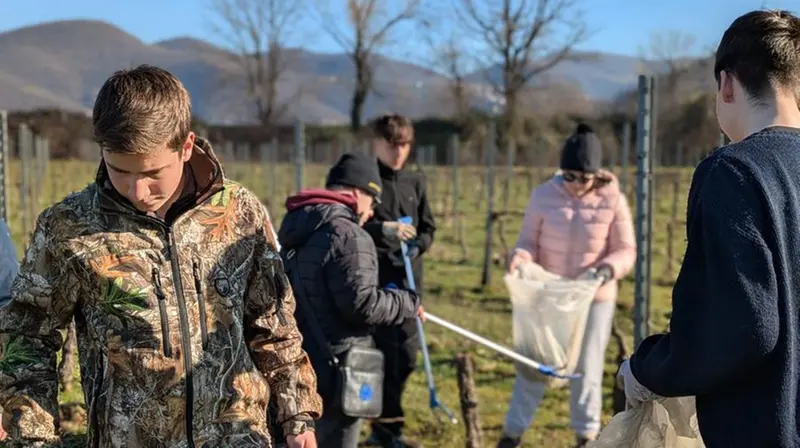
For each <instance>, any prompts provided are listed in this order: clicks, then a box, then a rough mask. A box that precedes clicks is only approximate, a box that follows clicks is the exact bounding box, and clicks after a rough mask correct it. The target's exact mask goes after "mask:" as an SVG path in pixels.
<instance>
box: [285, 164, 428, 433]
mask: <svg viewBox="0 0 800 448" xmlns="http://www.w3.org/2000/svg"><path fill="white" fill-rule="evenodd" d="M325 185H326V187H325V189H306V190H303V191H301V192H300V193H298V194H296V195H294V196H291V197H289V198H288V199H287V200H286V209H287V214H286V216H285V217H284V219H283V221H282V222H281V227H280V230H279V231H278V239H279V241H280V244H281V257H282V258H283V260H284V263H285V267H286V269H287V272H288V271H292V270H294V271H296V272H295V274H296V275H291V274H290V275H289V278H290V281H291V283H292V289H293V290H294V293H295V296H297V302H298V307H297V309H296V314H297V322H298V328H299V329H300V332H301V333H302V334H303V348H304V349H305V350H306V351H307V353H308V355H309V357H310V358H311V363H312V365H313V366H314V370H315V371H316V373H317V378H318V389H319V394H320V395H321V396H322V400H323V408H324V409H323V414H322V417H321V419H320V421H319V422H318V424H317V428H316V432H317V441H318V443H319V446H321V447H331V448H336V447H342V448H351V447H356V446H358V441H359V434H360V428H361V419H359V418H353V417H349V416H347V415H345V414H344V413H343V412H342V411H341V409H340V408H339V407H338V406H337V405H336V401H337V397H336V396H335V394H336V392H335V391H336V384H335V381H336V380H335V371H333V370H332V367H331V366H330V365H329V364H328V361H329V357H328V354H329V353H330V352H329V349H328V347H320V346H319V345H320V344H319V343H318V342H317V339H316V337H315V330H314V329H313V328H312V326H313V325H316V326H317V328H318V330H321V334H322V335H323V336H324V338H325V339H326V341H327V343H328V344H327V345H329V347H330V349H331V351H332V352H333V353H334V354H335V355H336V356H337V357H340V356H344V353H345V352H347V351H348V349H350V348H351V347H352V346H355V345H358V346H364V347H374V346H375V342H374V339H373V336H372V335H373V333H374V331H375V330H376V329H377V328H380V326H385V325H398V324H400V323H402V322H404V321H406V320H407V319H412V318H414V317H416V316H420V317H423V318H424V316H423V314H422V308H421V307H420V300H419V297H418V296H417V294H415V293H414V292H412V291H407V290H403V289H384V288H381V287H379V283H378V258H377V252H376V250H375V243H374V242H373V241H372V238H370V235H369V234H368V233H367V232H366V231H365V230H364V229H363V228H362V225H363V224H364V223H365V222H366V221H367V220H368V219H369V218H370V216H372V213H373V207H374V204H375V203H376V202H377V201H379V200H380V199H379V197H380V194H381V191H382V188H383V187H382V182H381V178H380V175H379V173H378V167H377V164H376V161H375V158H374V157H369V156H366V155H362V154H344V155H343V156H342V157H341V158H340V159H339V160H338V162H337V163H336V164H335V165H334V166H333V167H332V168H331V169H330V171H329V172H328V176H327V179H326V182H325ZM303 304H309V306H310V307H311V308H313V315H308V314H307V313H309V309H308V308H305V307H304V306H303Z"/></svg>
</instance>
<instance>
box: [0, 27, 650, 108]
mask: <svg viewBox="0 0 800 448" xmlns="http://www.w3.org/2000/svg"><path fill="white" fill-rule="evenodd" d="M289 54H290V56H291V60H290V70H289V72H287V73H286V75H285V76H284V77H283V79H282V80H281V83H280V86H279V91H280V95H281V97H282V100H283V101H287V102H288V100H289V99H293V101H291V107H289V109H288V114H287V115H288V117H294V116H298V117H300V118H301V119H303V120H305V121H307V122H310V123H330V124H343V123H346V122H347V121H348V117H349V107H350V96H351V92H352V79H353V72H354V70H353V66H352V63H351V61H350V59H349V58H348V57H347V55H345V54H321V53H313V52H309V51H305V50H301V49H291V50H290V51H289ZM592 56H593V57H592V58H591V59H590V60H586V61H580V62H564V63H562V64H560V65H558V66H557V67H555V68H554V69H553V71H552V72H551V76H550V77H549V78H551V79H557V80H559V81H567V82H569V83H574V84H575V86H578V90H582V91H581V92H572V94H573V95H577V96H578V97H580V98H582V100H589V101H591V100H596V99H600V100H607V99H610V98H613V97H615V96H617V95H618V94H619V93H620V92H622V91H624V90H626V89H629V88H631V87H633V86H634V85H635V82H636V75H637V73H638V61H637V60H636V59H635V58H631V57H626V56H618V55H608V54H593V55H592ZM0 61H3V62H2V64H0V108H2V109H10V110H28V109H34V108H43V107H58V108H64V109H68V110H76V111H82V112H85V113H88V112H89V111H90V109H91V107H92V103H93V101H94V97H95V95H96V93H97V90H98V89H99V87H100V85H101V84H102V82H103V81H104V80H105V79H106V78H107V77H108V76H109V75H110V74H111V73H112V72H113V71H114V70H117V69H119V68H124V67H131V66H134V65H138V64H141V63H150V64H154V65H158V66H162V67H164V68H166V69H168V70H170V71H172V72H173V73H175V74H176V75H177V76H179V77H180V78H181V80H182V81H183V82H184V83H185V85H186V87H187V89H188V90H189V92H190V94H191V95H192V102H193V107H194V111H195V113H196V114H197V116H198V117H199V118H201V119H203V120H205V121H209V122H213V123H219V124H239V123H247V122H251V120H252V118H251V117H252V116H253V111H252V105H251V104H250V103H249V102H248V99H247V95H246V94H245V93H244V91H243V90H242V89H241V88H240V87H237V86H236V84H235V83H233V82H231V80H241V79H242V72H241V70H240V69H239V67H238V66H237V64H236V63H235V61H234V59H233V57H232V55H231V54H230V53H228V52H227V51H225V50H224V49H221V48H219V47H216V46H214V45H212V44H210V43H208V42H205V41H202V40H198V39H193V38H176V39H170V40H167V41H162V42H158V43H155V44H146V43H144V42H142V41H141V40H140V39H138V38H136V37H135V36H132V35H130V34H128V33H126V32H124V31H122V30H121V29H119V28H117V27H115V26H113V25H110V24H108V23H105V22H102V21H91V20H66V21H57V22H49V23H44V24H40V25H36V26H31V27H25V28H20V29H17V30H12V31H8V32H5V33H2V34H0ZM488 73H489V74H490V75H491V76H497V73H498V71H497V69H496V68H494V69H490V70H489V71H488ZM375 79H376V85H375V94H373V95H370V97H369V99H368V101H367V104H366V108H365V109H366V110H365V116H372V115H375V114H377V113H380V112H384V111H389V110H392V111H396V112H400V113H404V114H407V115H411V116H413V117H421V116H437V115H443V114H448V113H450V108H451V102H450V101H448V97H447V85H448V80H447V78H445V77H444V76H442V75H440V74H437V73H435V72H433V71H431V70H429V69H427V68H425V67H422V66H419V65H415V64H411V63H407V62H401V61H396V60H393V59H389V58H386V57H381V58H379V60H378V66H377V71H376V74H375ZM486 80H487V78H486V74H485V73H475V74H472V75H470V76H469V81H470V82H472V83H473V84H475V85H474V86H473V89H472V90H473V91H475V92H478V93H477V94H476V96H477V98H476V101H475V103H476V106H477V107H479V108H482V109H490V108H491V107H492V105H493V104H494V100H493V99H492V98H493V95H492V94H491V92H490V90H491V89H489V88H488V85H486V84H487V82H486ZM298 92H299V93H298ZM549 96H550V97H552V94H551V95H549ZM543 98H544V97H542V98H538V99H537V101H534V102H533V103H532V104H542V101H545V99H543ZM546 101H547V103H548V104H552V107H557V106H559V105H558V104H554V103H553V102H552V99H551V98H549V97H548V98H547V99H546Z"/></svg>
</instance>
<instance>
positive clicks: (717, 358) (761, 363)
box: [619, 11, 800, 448]
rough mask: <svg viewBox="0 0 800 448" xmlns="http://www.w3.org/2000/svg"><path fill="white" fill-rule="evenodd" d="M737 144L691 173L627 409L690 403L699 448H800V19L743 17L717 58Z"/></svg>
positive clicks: (632, 364)
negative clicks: (673, 256) (660, 327)
mask: <svg viewBox="0 0 800 448" xmlns="http://www.w3.org/2000/svg"><path fill="white" fill-rule="evenodd" d="M714 71H715V76H716V78H717V80H718V85H719V91H718V93H717V116H718V120H719V123H720V127H721V128H722V130H723V131H724V132H725V134H727V136H728V137H729V138H730V140H731V141H732V142H733V143H732V144H731V145H728V146H726V147H723V148H721V149H718V150H717V151H715V152H714V153H712V154H711V155H709V156H708V157H707V158H706V159H705V160H704V161H703V162H701V163H700V165H699V166H698V167H697V169H696V170H695V174H694V177H693V181H692V187H691V190H690V192H689V201H688V207H687V220H686V221H687V222H686V233H687V248H686V254H685V256H684V261H683V265H682V266H681V271H680V273H679V275H678V278H677V281H676V283H675V287H674V290H673V295H672V305H673V309H672V316H671V320H670V331H669V333H666V334H659V335H653V336H650V337H648V338H646V339H644V340H643V341H642V342H641V344H640V345H639V347H638V348H637V349H636V352H635V353H634V354H633V356H632V357H631V359H630V361H626V362H624V363H623V364H622V366H621V367H620V373H619V379H620V380H621V382H622V383H623V384H624V388H625V394H626V397H627V399H628V401H629V402H630V403H631V404H632V405H633V406H638V404H640V403H642V402H644V401H648V400H652V399H655V398H658V396H664V397H679V396H692V395H693V396H696V403H697V421H698V426H699V429H700V434H701V436H702V438H703V441H704V443H705V445H706V446H708V447H710V448H715V447H726V448H729V447H732V448H736V447H742V448H744V447H748V448H750V447H776V448H789V447H797V446H800V433H799V431H800V414H799V412H800V393H799V391H798V383H799V381H798V380H800V349H799V348H798V347H800V328H799V326H800V316H798V310H799V309H800V271H798V266H800V236H799V235H800V234H798V229H800V203H798V200H799V199H800V109H798V97H797V92H798V91H800V19H798V18H797V17H795V16H792V15H791V14H789V13H787V12H771V11H769V12H768V11H755V12H751V13H748V14H745V15H743V16H742V17H739V18H738V19H737V20H736V21H734V23H733V24H732V25H731V27H730V28H729V29H728V30H727V31H726V32H725V35H724V36H723V38H722V41H721V43H720V46H719V48H718V50H717V55H716V65H715V70H714Z"/></svg>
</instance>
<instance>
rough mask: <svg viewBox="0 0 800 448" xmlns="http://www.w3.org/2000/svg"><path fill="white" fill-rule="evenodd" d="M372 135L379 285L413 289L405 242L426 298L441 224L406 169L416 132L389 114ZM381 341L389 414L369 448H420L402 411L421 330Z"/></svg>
mask: <svg viewBox="0 0 800 448" xmlns="http://www.w3.org/2000/svg"><path fill="white" fill-rule="evenodd" d="M368 132H369V134H370V135H369V138H370V139H371V144H372V150H373V151H374V152H375V154H376V155H377V157H378V167H379V169H380V175H381V179H382V180H383V185H384V191H383V192H382V194H381V203H380V204H378V205H377V206H376V207H375V214H374V215H373V217H372V218H371V219H370V220H369V221H367V223H366V224H365V226H364V228H365V229H366V230H367V232H369V234H370V235H372V238H373V240H374V241H375V246H376V247H377V249H378V264H379V281H380V284H381V285H383V286H385V285H388V284H390V283H394V284H396V285H400V286H401V287H403V288H408V286H409V285H408V280H407V278H406V270H405V265H404V263H403V256H402V252H401V250H400V242H401V241H405V242H406V243H407V244H408V247H409V249H408V251H409V257H410V258H411V269H412V271H413V275H414V282H415V284H416V289H417V292H418V293H419V294H422V291H423V278H422V277H423V275H422V271H423V267H422V255H423V254H424V253H425V252H427V251H428V249H430V247H431V245H432V244H433V236H434V232H435V231H436V224H435V223H434V219H433V213H432V212H431V208H430V205H429V204H428V195H427V192H426V188H425V179H424V177H423V176H422V175H420V174H418V173H415V172H412V171H410V170H408V169H406V168H405V165H406V161H407V160H408V156H409V155H410V153H411V145H412V144H413V142H414V127H413V126H412V123H411V121H410V120H409V119H408V118H406V117H403V116H401V115H397V114H386V115H382V116H380V117H378V118H377V119H375V120H373V122H372V123H371V124H370V126H369V127H368ZM403 216H410V217H411V218H412V221H413V223H412V224H411V225H408V224H403V223H401V222H398V219H399V218H401V217H403ZM375 336H376V341H377V343H378V348H380V349H381V350H382V351H383V353H384V355H385V356H386V374H387V376H386V381H385V382H384V392H383V397H384V407H383V414H382V415H381V416H380V418H379V419H376V420H373V422H372V434H371V435H370V437H369V439H368V440H367V443H366V446H382V447H397V448H401V447H404V446H417V445H418V444H416V443H415V442H412V441H411V440H409V439H407V438H406V437H404V436H403V427H404V412H403V407H402V398H403V391H404V390H405V385H406V382H407V381H408V378H409V377H410V376H411V373H413V372H414V368H415V367H416V366H417V354H418V352H419V351H420V344H419V334H418V332H417V324H416V322H415V321H414V319H408V320H406V321H405V322H402V323H401V324H400V325H397V326H393V327H382V328H380V329H378V331H377V333H376V335H375Z"/></svg>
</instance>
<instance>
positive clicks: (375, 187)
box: [325, 153, 383, 202]
mask: <svg viewBox="0 0 800 448" xmlns="http://www.w3.org/2000/svg"><path fill="white" fill-rule="evenodd" d="M333 185H341V186H347V187H355V188H360V189H362V190H364V191H366V192H368V193H369V194H371V195H372V196H373V197H375V199H376V200H377V201H378V202H380V197H381V192H382V191H383V184H382V182H381V175H380V172H379V171H378V161H377V159H376V158H375V157H372V156H367V155H364V154H359V153H346V154H343V155H342V157H340V158H339V160H338V161H337V162H336V164H334V165H333V166H332V167H331V169H330V171H328V177H327V179H325V187H326V188H328V187H331V186H333Z"/></svg>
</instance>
